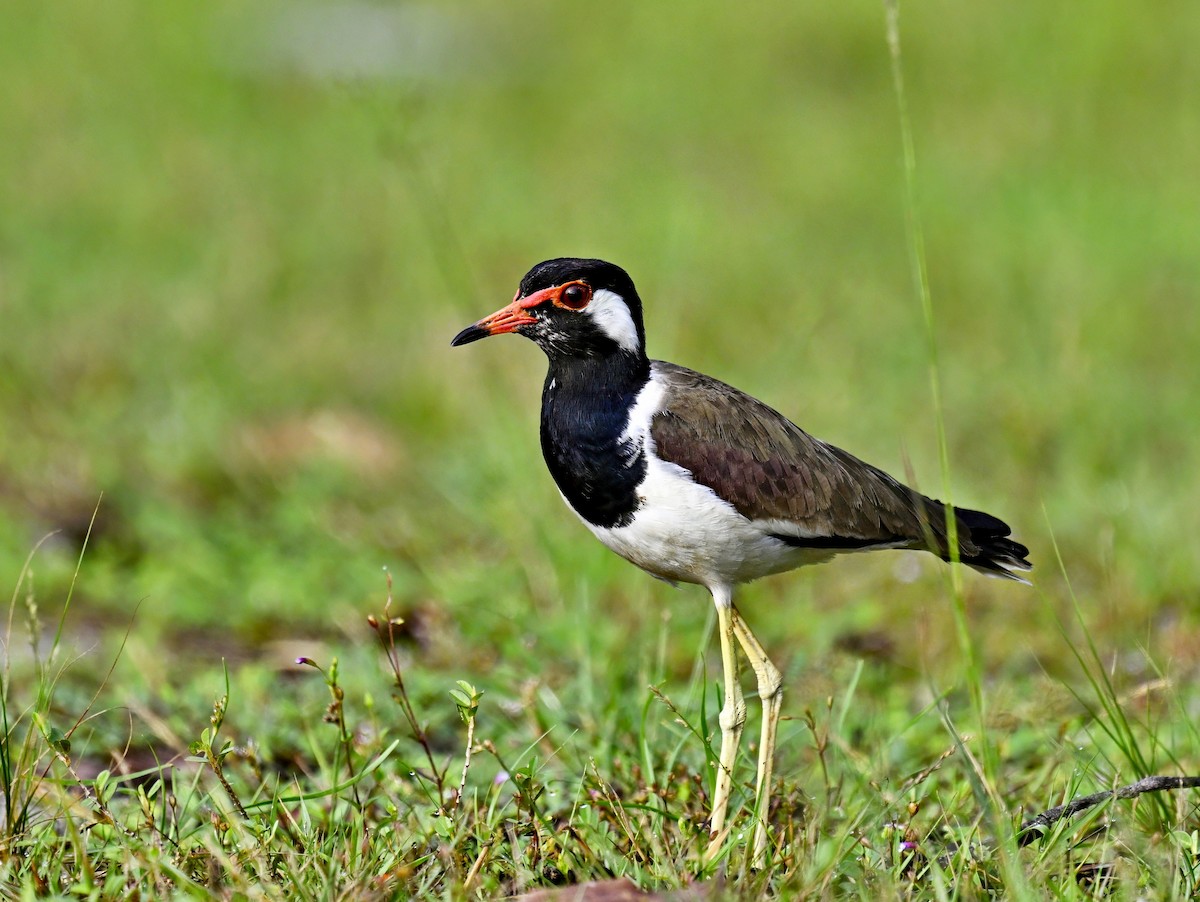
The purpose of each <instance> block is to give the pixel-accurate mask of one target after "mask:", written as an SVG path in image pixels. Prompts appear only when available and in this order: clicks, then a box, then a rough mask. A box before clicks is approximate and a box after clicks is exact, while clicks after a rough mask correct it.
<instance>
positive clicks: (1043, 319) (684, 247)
mask: <svg viewBox="0 0 1200 902" xmlns="http://www.w3.org/2000/svg"><path fill="white" fill-rule="evenodd" d="M3 15H4V20H5V27H3V28H0V48H2V51H3V52H0V133H2V134H3V135H4V139H3V140H2V141H0V171H3V172H4V173H5V176H6V177H5V178H3V179H0V373H3V376H4V378H3V379H0V422H2V423H3V428H2V429H0V574H3V576H4V579H6V580H7V582H8V585H10V586H11V588H12V592H13V595H12V598H13V603H12V606H11V607H10V615H9V617H8V623H7V626H6V628H5V629H4V631H3V633H2V635H3V636H4V655H5V660H4V684H3V691H2V692H0V698H2V699H3V702H4V705H3V712H2V713H3V717H4V724H5V737H6V738H5V744H4V746H3V747H2V748H0V781H2V783H3V789H4V803H5V804H4V811H3V813H2V814H0V886H2V887H4V888H3V889H0V894H3V895H6V896H11V897H14V898H15V897H21V896H26V895H30V894H34V893H60V894H66V895H69V896H72V897H88V898H104V897H110V896H114V895H116V894H118V893H121V892H124V890H125V889H127V888H129V887H134V888H136V890H137V892H138V893H139V894H141V895H143V896H145V897H149V896H157V895H160V894H161V895H172V894H177V895H181V896H191V897H208V896H210V895H211V896H214V897H217V898H233V897H237V898H246V897H259V896H261V897H267V898H276V897H279V898H282V897H288V898H293V897H308V896H312V897H321V898H333V897H338V896H343V895H378V896H381V897H387V896H398V897H407V896H415V895H422V894H433V895H437V896H444V897H451V898H456V897H474V896H485V897H491V896H496V895H501V894H505V893H512V892H518V891H524V890H527V889H531V888H535V887H542V886H552V885H556V884H562V883H575V882H581V881H585V880H589V879H601V878H607V877H613V876H628V877H630V878H632V879H633V880H635V881H636V882H637V883H638V884H639V885H640V886H641V887H643V888H645V889H648V890H669V889H672V888H680V887H688V886H691V885H693V884H695V883H699V884H701V885H704V886H706V887H707V889H708V891H709V892H712V893H717V894H721V893H726V894H728V895H730V896H732V897H745V898H752V897H757V896H758V895H761V894H762V893H768V894H775V895H780V896H788V897H792V896H795V895H808V896H813V897H820V896H827V895H848V896H859V897H862V898H877V897H879V896H880V895H883V894H889V895H891V894H896V893H902V894H912V895H914V896H919V897H923V896H931V897H932V896H937V897H940V898H974V897H977V896H982V895H989V894H997V893H998V894H1000V895H1007V896H1012V897H1015V898H1022V897H1041V896H1044V895H1053V896H1055V897H1059V898H1078V897H1086V896H1090V895H1099V894H1103V893H1115V894H1116V896H1117V897H1118V898H1135V897H1136V898H1170V897H1172V896H1182V895H1186V894H1188V893H1195V892H1196V891H1197V887H1198V886H1200V853H1198V849H1200V839H1197V837H1198V836H1200V832H1198V831H1200V816H1198V815H1197V810H1196V800H1197V797H1196V795H1195V793H1194V792H1193V793H1191V794H1187V793H1177V794H1172V795H1168V796H1162V797H1159V798H1151V797H1142V798H1141V799H1139V800H1137V801H1136V802H1119V803H1114V804H1112V805H1111V806H1104V807H1102V808H1101V809H1098V810H1097V811H1096V812H1093V814H1092V815H1090V816H1088V817H1085V818H1083V819H1081V820H1078V821H1074V822H1072V823H1071V824H1070V825H1067V826H1063V827H1060V828H1057V829H1055V830H1053V831H1051V833H1050V835H1049V836H1048V837H1047V838H1045V839H1043V840H1040V841H1038V842H1037V843H1034V844H1032V845H1030V846H1028V847H1024V848H1021V849H1018V848H1017V846H1016V845H1015V843H1014V838H1013V830H1014V827H1015V826H1016V825H1018V824H1019V823H1020V821H1021V820H1022V818H1023V817H1028V816H1031V815H1032V814H1034V813H1036V812H1038V811H1041V810H1043V809H1044V808H1048V807H1050V806H1051V805H1054V804H1058V803H1060V802H1062V801H1064V800H1065V799H1066V798H1068V797H1071V796H1074V795H1076V794H1081V793H1087V792H1093V791H1096V790H1098V789H1106V788H1111V787H1113V786H1117V785H1120V784H1123V783H1130V782H1132V781H1134V780H1136V779H1138V778H1139V777H1142V776H1144V775H1146V774H1152V773H1172V774H1175V773H1183V774H1186V773H1198V772H1200V733H1198V731H1197V728H1196V726H1195V724H1196V721H1197V718H1198V717H1200V694H1198V692H1197V688H1196V676H1197V672H1198V669H1200V608H1198V607H1197V587H1198V586H1200V553H1197V550H1196V544H1195V541H1194V536H1195V534H1196V531H1197V528H1198V527H1200V519H1198V518H1197V513H1196V511H1197V506H1196V498H1197V497H1200V430H1198V429H1197V427H1196V423H1197V420H1198V418H1200V404H1198V402H1197V398H1200V367H1197V366H1196V365H1195V355H1196V350H1197V348H1200V288H1198V286H1200V257H1198V256H1197V248H1198V247H1200V220H1198V219H1197V217H1196V210H1197V209H1200V182H1198V181H1197V179H1196V166H1195V162H1196V160H1197V159H1200V113H1198V112H1197V111H1198V110H1200V89H1198V88H1197V85H1200V58H1198V57H1197V55H1196V54H1195V52H1194V48H1195V47H1196V46H1197V44H1198V43H1200V15H1198V14H1197V11H1196V9H1195V6H1194V4H1190V3H1185V2H1183V0H1168V2H1164V3H1160V4H1156V5H1154V8H1153V9H1150V8H1148V7H1147V8H1143V7H1140V6H1137V5H1129V4H1121V3H1117V2H1115V0H1098V2H1097V3H1093V4H1091V5H1089V7H1088V9H1087V10H1086V13H1084V12H1083V11H1081V10H1079V9H1077V8H1075V7H1072V6H1068V5H1064V4H1045V3H1036V2H1032V0H1018V2H1016V3H1011V4H1007V5H1006V6H1005V7H1004V9H1003V11H1002V12H1001V11H998V10H996V9H993V8H989V7H986V6H981V5H972V4H961V3H951V2H947V0H933V2H928V3H922V4H911V6H906V7H905V9H904V11H903V37H904V53H905V56H904V67H905V76H906V80H907V88H908V103H909V106H910V109H911V113H912V124H913V132H914V136H915V142H916V149H917V161H918V167H917V172H916V190H917V195H918V197H919V202H920V211H919V212H920V215H921V219H922V222H923V224H924V227H925V234H926V241H927V250H928V259H929V270H930V279H931V285H932V291H933V299H934V307H935V313H936V320H935V331H936V336H937V341H938V344H939V348H940V362H941V379H942V386H943V392H942V395H943V412H944V416H945V422H946V440H947V444H948V449H949V458H950V468H951V491H952V493H953V497H954V499H955V500H957V501H959V502H961V503H965V504H968V505H970V506H973V507H981V508H984V509H987V510H990V511H993V512H995V513H996V514H998V515H1000V516H1002V517H1004V518H1005V519H1006V520H1008V521H1010V522H1011V523H1013V524H1014V526H1015V527H1016V528H1017V531H1018V535H1019V537H1020V538H1021V539H1022V540H1023V541H1025V542H1026V543H1027V544H1029V545H1030V547H1031V549H1032V555H1033V558H1034V561H1035V564H1036V566H1037V570H1036V574H1035V575H1036V581H1037V585H1036V587H1035V588H1034V589H1032V590H1031V589H1025V588H1022V587H1019V586H1014V585H1009V584H1003V583H1000V582H997V581H991V580H984V579H982V578H978V577H976V576H975V575H974V574H966V575H964V578H963V592H964V593H965V594H964V600H965V607H966V615H967V616H966V624H967V627H968V632H969V636H970V642H969V643H964V642H963V641H962V640H961V639H960V638H959V636H958V635H957V633H956V628H955V621H954V616H953V610H954V599H953V593H952V590H951V588H950V586H949V583H948V582H947V580H946V575H945V573H946V571H945V568H943V567H942V566H941V565H940V564H938V562H936V561H931V560H930V561H927V560H924V559H923V558H920V557H917V556H909V555H901V554H895V555H886V554H881V555H877V556H872V557H871V558H869V559H860V560H843V561H839V562H837V563H834V564H831V565H828V566H825V567H821V568H814V569H812V570H810V571H806V572H801V573H797V574H792V575H789V576H784V577H778V578H774V579H772V580H768V581H765V582H763V583H760V584H756V585H753V586H750V587H748V588H747V589H746V590H745V591H744V593H743V595H742V602H741V603H742V607H743V610H744V611H745V612H746V613H747V615H748V617H749V618H750V621H751V623H752V624H754V625H755V627H756V629H757V630H758V632H759V634H760V636H761V637H762V638H763V640H764V642H765V643H766V644H767V646H768V647H769V648H770V649H771V650H772V652H773V654H774V656H775V658H776V660H777V661H778V662H779V663H780V664H781V666H782V667H783V669H784V670H785V671H786V674H787V684H786V685H787V695H786V697H785V715H786V716H787V717H788V718H789V719H788V720H787V721H785V723H784V726H783V729H782V737H781V755H780V762H779V767H778V770H777V772H778V777H779V779H778V782H779V786H778V798H779V800H780V802H779V805H778V808H777V810H775V811H773V812H772V813H771V819H772V824H773V826H774V829H775V836H776V839H777V843H778V845H777V847H776V849H775V850H774V854H773V863H772V866H771V868H769V869H768V870H767V871H765V872H761V873H753V872H750V871H748V870H747V867H746V863H745V849H744V844H743V843H742V842H740V841H739V839H740V835H739V836H735V837H733V839H732V841H731V842H730V844H729V846H728V848H727V850H726V854H725V855H724V856H723V857H722V859H721V860H720V862H718V863H717V864H716V865H713V866H709V867H707V868H706V867H704V866H702V865H701V863H700V859H699V853H700V851H701V850H702V849H703V847H704V835H703V825H702V823H701V822H702V820H703V818H704V817H705V815H706V812H707V797H708V793H709V791H710V786H711V775H712V762H711V760H709V758H708V757H707V755H708V753H707V743H706V741H705V740H707V739H710V738H711V737H712V735H713V733H714V731H715V730H716V710H717V708H718V707H719V701H720V700H719V697H718V691H717V688H716V678H717V676H718V665H719V657H718V656H717V655H716V649H715V645H714V643H713V642H712V641H710V640H711V638H712V637H711V623H710V613H709V608H710V606H709V604H708V602H707V600H706V596H705V595H704V593H703V592H702V591H700V590H698V589H695V588H683V589H680V590H678V591H672V590H671V589H669V588H668V587H666V586H664V585H661V584H658V583H656V582H654V581H652V580H650V579H649V578H647V577H645V576H644V575H643V574H641V573H639V572H638V571H636V570H635V569H634V568H632V567H630V566H629V565H627V564H625V563H623V562H621V561H619V560H617V559H616V558H615V557H613V556H611V555H610V554H609V553H608V552H606V551H605V550H604V549H602V548H601V547H599V546H598V545H597V544H596V543H595V542H594V541H592V540H591V539H590V538H589V537H588V536H587V535H586V533H585V531H584V530H582V529H581V528H580V527H579V526H578V524H577V523H576V522H575V520H574V518H573V516H572V515H571V514H570V513H569V512H568V511H566V510H565V509H564V508H563V507H562V505H561V502H560V501H559V499H558V497H557V493H556V492H555V491H554V489H553V486H552V485H551V483H550V480H549V477H548V476H547V475H546V473H545V472H544V468H543V466H542V463H541V461H540V455H539V452H538V449H537V437H536V426H535V423H536V404H537V398H538V394H539V386H540V380H541V376H542V361H541V359H540V355H539V354H538V353H537V351H536V350H535V349H534V348H533V347H532V346H531V345H528V343H524V342H521V341H519V340H517V339H508V340H500V339H497V340H496V341H495V343H487V344H485V345H481V346H478V347H472V348H470V349H468V350H458V351H451V350H450V348H449V347H448V342H449V339H450V337H451V336H452V335H453V334H454V333H455V332H456V331H457V330H458V329H459V328H461V327H462V326H463V325H466V324H467V323H469V322H472V321H474V320H475V319H476V318H478V317H479V316H481V315H482V314H484V313H487V312H490V311H491V310H493V309H495V308H496V307H498V306H500V305H501V304H502V303H504V302H506V301H507V300H508V299H509V298H510V297H511V293H512V291H513V289H514V287H515V285H516V281H517V279H518V278H519V277H520V275H521V274H522V273H523V272H524V271H525V269H526V268H527V267H528V266H529V265H530V264H532V263H534V262H536V261H538V260H540V259H543V258H545V257H549V256H556V255H560V254H583V255H596V256H603V257H607V258H609V259H612V260H614V261H616V262H619V263H621V264H622V265H624V266H625V267H626V268H627V269H629V270H630V271H631V273H632V274H633V276H634V278H635V279H636V280H637V282H638V284H639V287H640V289H641V292H642V296H643V298H644V299H645V300H646V302H647V331H648V333H649V335H650V343H651V352H652V354H653V355H655V356H660V357H663V358H666V359H671V360H676V361H678V362H681V363H685V364H688V365H692V366H695V367H697V368H699V369H702V370H705V371H707V372H710V373H713V374H714V375H717V376H720V377H722V378H725V379H727V380H728V381H731V382H733V383H734V384H737V385H738V386H739V387H742V388H744V389H746V390H749V391H751V392H752V393H754V394H756V395H758V396H760V397H762V398H764V399H765V400H767V401H769V402H771V403H773V404H774V405H775V406H777V407H779V408H780V409H781V410H783V411H784V412H786V413H788V414H789V415H791V416H793V417H794V418H796V419H797V420H798V421H799V422H801V423H802V424H803V425H805V426H806V427H807V428H809V429H810V430H811V431H813V432H814V433H815V434H817V435H819V436H821V437H824V438H827V439H830V440H833V441H835V442H837V443H838V444H840V445H842V446H844V447H846V448H848V449H850V450H852V451H854V452H855V453H857V454H859V455H860V456H863V457H865V458H867V459H868V460H871V461H872V462H875V463H877V464H879V465H881V466H883V467H885V468H886V469H889V470H891V471H892V472H895V473H897V474H904V473H905V472H906V470H910V471H911V473H912V474H913V476H912V478H913V479H915V480H916V482H917V483H918V484H919V485H921V486H922V487H923V488H925V489H926V490H927V491H930V492H931V493H940V492H941V491H942V486H941V476H940V467H939V464H938V451H937V448H938V438H937V430H936V427H935V417H934V409H933V405H932V402H931V399H930V392H929V378H928V366H929V355H928V352H927V350H926V343H925V336H924V325H923V322H922V316H921V308H920V304H919V302H918V300H917V297H916V294H915V292H914V291H913V289H912V280H911V277H910V267H909V257H908V254H909V250H908V248H909V244H908V238H907V236H906V231H905V200H904V196H905V194H904V176H903V170H902V167H901V165H900V157H901V143H900V132H899V127H898V125H897V116H896V106H895V98H894V95H893V87H892V82H891V78H890V74H889V62H888V55H887V46H886V42H885V38H884V16H883V11H882V9H881V7H880V5H879V4H878V3H876V2H852V3H841V4H834V5H829V4H783V3H776V4H767V5H761V6H757V7H755V6H751V7H749V8H744V9H742V8H735V7H734V6H732V5H729V4H722V3H716V2H705V0H702V2H700V3H694V4H689V5H687V6H686V7H680V6H661V7H660V6H658V5H655V4H642V3H635V2H625V0H621V2H617V3H613V4H607V5H605V6H604V7H603V11H600V8H599V7H597V8H595V9H592V8H585V7H583V6H578V7H572V6H568V5H565V4H554V3H550V2H545V0H518V2H516V3H510V4H505V5H504V6H503V7H502V8H501V7H499V6H497V5H495V4H487V3H481V2H475V3H472V2H468V0H457V2H453V3H449V2H446V3H441V4H437V5H433V4H431V5H427V6H403V5H395V6H393V5H386V6H377V7H376V6H366V5H358V4H352V5H344V6H339V5H327V4H312V5H300V4H286V3H277V4H261V5H259V6H257V7H256V8H253V9H248V8H247V6H246V5H245V4H239V3H234V2H217V3H210V4H189V3H182V2H173V0H172V2H159V3H155V4H135V3H126V2H112V3H105V4H94V3H83V2H64V3H58V4H53V5H50V4H43V3H34V2H24V0H18V2H13V3H10V4H8V5H7V7H6V9H5V11H4V14H3ZM89 534H90V538H89V539H88V540H87V543H86V551H84V543H85V537H87V536H89ZM1060 561H1061V563H1060ZM384 568H386V573H385V570H384ZM389 580H390V583H389ZM389 585H390V589H389ZM389 593H390V599H391V600H390V606H388V604H387V599H388V598H389ZM68 599H70V602H69V606H68V603H67V600H68ZM385 608H386V612H385ZM368 615H375V616H376V618H377V624H386V623H387V621H388V619H389V618H391V617H396V618H401V619H402V620H403V623H402V624H398V625H396V626H395V627H394V628H393V629H390V630H389V629H387V628H385V627H380V628H375V627H371V626H369V625H368V623H367V617H368ZM972 652H973V654H974V655H975V657H976V659H977V666H975V667H972V665H971V663H970V657H971V653H972ZM300 657H305V658H309V659H311V660H312V661H313V662H314V663H315V664H316V665H319V667H320V670H318V669H317V668H315V667H313V666H308V665H304V664H301V665H297V664H296V663H295V660H296V659H297V658H300ZM335 662H336V664H335ZM322 674H324V678H323V676H322ZM398 676H399V682H398ZM459 680H462V681H465V682H466V683H467V684H469V686H470V687H473V690H474V692H480V693H482V695H481V696H480V697H478V698H477V699H475V700H474V701H473V700H472V698H471V697H470V696H471V695H472V694H473V691H472V689H463V688H461V687H460V686H459V685H458V681H459ZM451 691H457V692H459V693H460V696H459V697H457V698H455V697H453V696H451V694H450V693H451ZM973 696H974V700H973ZM476 702H477V705H476V704H475V703H476ZM214 703H217V707H218V708H219V709H220V710H218V711H215V712H214ZM752 716H753V710H752ZM469 727H470V729H471V730H472V731H473V732H472V733H471V734H470V736H471V739H470V741H469V740H468V735H469V734H468V728H469ZM754 732H756V727H755V723H754V721H753V720H752V721H751V724H750V730H748V733H754ZM471 747H474V749H475V751H474V754H473V756H472V757H471V763H470V768H469V770H468V771H467V774H466V784H465V785H466V790H465V794H464V796H463V798H462V800H461V803H459V804H457V805H456V804H454V799H455V797H456V791H457V787H458V784H459V780H460V778H461V775H462V772H463V768H464V763H465V758H466V756H467V749H468V748H471ZM752 780H753V750H752V749H751V748H747V749H746V751H745V753H744V756H743V759H742V761H741V768H740V771H739V773H738V775H737V784H738V795H737V797H736V798H735V802H737V803H742V804H745V803H746V802H747V799H748V794H749V791H750V789H751V788H752ZM743 823H744V822H743ZM747 833H748V831H747Z"/></svg>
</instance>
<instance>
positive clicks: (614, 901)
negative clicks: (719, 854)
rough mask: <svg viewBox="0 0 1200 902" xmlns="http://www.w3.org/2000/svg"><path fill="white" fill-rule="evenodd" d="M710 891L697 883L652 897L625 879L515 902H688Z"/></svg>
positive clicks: (550, 891)
mask: <svg viewBox="0 0 1200 902" xmlns="http://www.w3.org/2000/svg"><path fill="white" fill-rule="evenodd" d="M710 889H711V885H710V884H707V883H697V884H693V885H692V886H689V887H686V888H684V889H678V890H671V891H670V892H666V893H651V892H646V891H645V890H640V889H638V888H637V884H635V883H634V882H633V881H632V880H630V879H629V878H628V877H622V878H620V879H619V880H593V881H591V882H589V883H579V884H576V885H575V886H564V887H561V888H557V889H539V890H534V891H533V892H531V893H525V894H524V895H520V896H514V897H513V902H647V900H650V902H655V900H657V902H689V900H692V899H706V898H708V895H709V890H710Z"/></svg>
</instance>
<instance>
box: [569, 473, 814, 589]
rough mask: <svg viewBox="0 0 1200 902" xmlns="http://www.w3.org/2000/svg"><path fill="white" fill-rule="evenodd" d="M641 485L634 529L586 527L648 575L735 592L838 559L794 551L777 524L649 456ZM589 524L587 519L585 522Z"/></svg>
mask: <svg viewBox="0 0 1200 902" xmlns="http://www.w3.org/2000/svg"><path fill="white" fill-rule="evenodd" d="M646 464H647V468H646V478H645V479H644V480H643V481H642V483H641V485H639V486H638V489H637V491H638V496H639V498H640V499H641V502H642V505H641V507H640V508H639V510H638V511H637V513H636V514H635V515H634V518H633V522H632V523H630V524H629V525H628V526H618V527H611V528H606V527H600V526H594V525H592V524H591V523H588V522H587V521H586V520H584V521H583V523H584V525H585V526H587V528H588V529H590V530H591V531H592V532H593V533H594V534H595V535H596V537H597V538H598V539H599V540H600V541H601V542H603V543H604V544H605V545H607V546H608V547H609V548H611V549H612V550H613V551H615V552H616V553H617V554H619V555H621V557H623V558H625V559H626V560H628V561H631V562H632V563H634V564H637V565H638V566H639V567H641V568H642V569H643V570H646V571H649V572H650V573H653V574H654V575H655V576H661V577H664V578H666V579H670V580H677V581H679V582H688V583H700V584H702V585H705V586H709V587H712V586H714V585H733V584H735V583H740V582H746V581H747V580H752V579H758V578H759V577H760V576H767V575H768V574H771V573H780V572H782V571H784V570H791V569H792V568H794V567H799V566H801V565H802V564H811V563H817V562H820V561H825V560H828V559H829V558H831V557H833V554H834V552H832V551H828V550H825V549H803V548H794V547H792V546H790V545H787V544H786V543H784V542H782V541H780V540H779V539H776V538H773V537H772V536H771V535H769V533H770V531H771V525H772V524H770V523H757V522H755V521H751V520H747V519H746V518H745V517H743V516H742V515H741V514H739V513H738V512H737V510H736V509H735V508H734V507H733V505H731V504H729V503H728V502H726V501H722V500H721V499H720V498H718V497H717V495H716V494H715V493H714V492H713V491H712V489H710V488H708V487H707V486H703V485H700V484H698V483H696V482H694V481H693V480H692V478H691V475H690V474H689V473H688V472H687V470H684V469H683V468H682V467H679V466H676V465H675V464H671V463H666V462H664V461H661V460H657V459H656V458H654V457H653V456H652V455H648V458H647V461H646ZM580 519H582V518H580Z"/></svg>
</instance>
